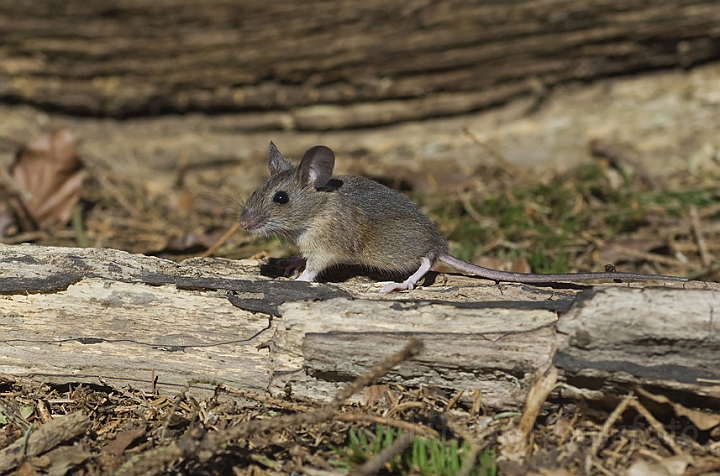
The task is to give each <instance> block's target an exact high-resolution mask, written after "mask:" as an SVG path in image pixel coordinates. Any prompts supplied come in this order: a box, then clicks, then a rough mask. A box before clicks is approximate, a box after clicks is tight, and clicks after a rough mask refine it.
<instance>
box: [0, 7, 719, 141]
mask: <svg viewBox="0 0 720 476" xmlns="http://www.w3.org/2000/svg"><path fill="white" fill-rule="evenodd" d="M718 23H720V10H719V9H718V8H717V3H716V2H714V1H712V0H674V1H672V2H665V1H662V0H642V1H637V2H632V3H628V2H623V1H621V0H610V1H603V2H600V1H595V0H585V1H582V2H568V1H567V0H551V1H549V2H548V1H540V0H526V1H523V2H513V3H507V4H506V3H502V2H499V3H477V2H471V1H468V0H461V1H456V2H451V3H447V2H439V3H437V2H416V1H413V0H403V1H398V2H383V1H379V0H373V1H354V2H342V3H333V2H330V3H328V2H321V1H320V0H311V1H308V2H301V3H298V2H291V1H280V2H257V1H253V2H243V3H242V4H238V3H234V2H230V3H228V2H226V1H224V0H214V1H210V2H203V3H202V4H196V3H192V2H190V3H188V2H181V1H178V0H173V1H166V2H161V3H157V2H148V1H145V0H113V1H104V0H102V1H101V0H90V1H80V0H73V1H69V2H63V3H62V6H60V5H56V4H55V3H54V2H50V3H48V2H42V1H38V0H32V1H26V2H4V3H2V4H1V5H0V44H2V47H0V56H1V57H2V58H3V61H2V62H1V63H0V101H11V102H19V103H27V104H33V105H36V106H40V107H44V108H50V109H54V110H60V111H63V112H65V113H74V114H83V115H87V114H90V115H97V116H107V115H109V116H116V117H127V116H145V115H149V114H158V113H162V112H188V111H202V112H212V113H219V112H238V113H241V114H239V115H238V118H237V120H236V121H235V126H236V127H238V128H241V129H245V130H248V129H249V130H258V129H261V130H262V129H264V130H267V129H298V130H327V129H344V128H350V127H358V126H375V125H379V124H389V123H394V122H399V121H407V120H417V119H423V118H430V117H437V116H447V115H457V114H462V113H466V112H468V111H472V110H477V109H481V108H486V107H488V106H490V105H493V104H498V103H501V102H504V101H507V100H508V99H510V98H513V97H517V96H519V95H535V96H538V97H540V96H541V95H542V91H543V90H544V89H545V88H546V87H548V86H553V85H555V84H558V83H562V82H566V81H568V80H574V79H580V80H589V79H594V78H598V77H603V76H608V75H617V74H628V73H632V72H637V71H642V70H648V69H656V68H662V67H665V68H668V67H669V68H672V67H677V66H680V67H684V68H687V67H689V66H692V65H694V64H698V63H701V62H707V61H710V60H713V59H717V58H719V57H720V49H719V48H718V47H717V45H718V41H719V40H720V32H719V31H718V29H717V25H718Z"/></svg>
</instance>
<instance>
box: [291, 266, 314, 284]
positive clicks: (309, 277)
mask: <svg viewBox="0 0 720 476" xmlns="http://www.w3.org/2000/svg"><path fill="white" fill-rule="evenodd" d="M319 273H320V271H315V270H309V269H307V268H305V271H303V272H302V274H301V275H300V276H298V277H297V278H295V281H307V282H308V283H312V282H313V281H315V278H316V277H317V275H318V274H319Z"/></svg>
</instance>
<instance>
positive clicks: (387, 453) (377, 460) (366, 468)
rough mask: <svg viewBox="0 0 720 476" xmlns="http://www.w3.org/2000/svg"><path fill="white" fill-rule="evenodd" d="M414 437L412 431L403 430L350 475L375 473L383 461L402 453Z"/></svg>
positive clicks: (357, 475) (363, 475) (383, 463)
mask: <svg viewBox="0 0 720 476" xmlns="http://www.w3.org/2000/svg"><path fill="white" fill-rule="evenodd" d="M414 439H415V434H414V433H413V432H412V431H405V432H403V434H402V435H400V438H398V439H397V440H395V441H394V442H393V444H391V445H390V446H388V447H387V448H385V449H383V450H382V451H380V452H379V453H378V454H376V455H375V456H373V457H372V459H370V460H369V461H367V462H366V463H365V464H364V465H362V466H360V467H359V468H358V469H357V470H355V471H353V472H352V473H350V475H351V476H370V475H372V474H377V472H378V471H380V470H381V469H382V468H383V466H385V463H387V462H388V461H390V460H391V459H393V458H394V457H395V456H396V455H399V454H400V453H402V452H403V451H404V450H405V448H407V447H408V446H410V445H411V444H412V442H413V440H414Z"/></svg>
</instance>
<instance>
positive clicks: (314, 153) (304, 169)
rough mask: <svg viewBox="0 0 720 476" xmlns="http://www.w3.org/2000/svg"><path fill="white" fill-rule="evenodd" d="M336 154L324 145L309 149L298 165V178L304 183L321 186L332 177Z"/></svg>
mask: <svg viewBox="0 0 720 476" xmlns="http://www.w3.org/2000/svg"><path fill="white" fill-rule="evenodd" d="M333 167H335V154H334V153H333V151H332V150H330V149H329V148H328V147H325V146H324V145H316V146H315V147H313V148H311V149H308V151H307V152H305V155H303V158H302V160H301V161H300V165H299V166H298V179H299V180H300V183H301V184H302V185H307V186H310V187H313V188H320V187H322V186H323V185H325V184H327V183H328V181H329V180H330V179H331V178H332V171H333Z"/></svg>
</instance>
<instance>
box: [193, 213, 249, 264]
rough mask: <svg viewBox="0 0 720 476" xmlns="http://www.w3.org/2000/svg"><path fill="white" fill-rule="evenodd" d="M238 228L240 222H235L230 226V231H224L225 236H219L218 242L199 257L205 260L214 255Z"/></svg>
mask: <svg viewBox="0 0 720 476" xmlns="http://www.w3.org/2000/svg"><path fill="white" fill-rule="evenodd" d="M239 228H240V222H237V221H236V222H235V223H234V224H233V226H231V227H230V229H229V230H228V231H226V232H225V234H224V235H223V236H221V237H220V239H219V240H217V241H216V242H215V243H213V245H212V246H211V247H210V248H208V249H207V251H205V253H203V254H201V255H200V257H201V258H207V257H209V256H211V255H212V254H213V253H215V252H216V251H217V249H218V248H220V247H221V246H222V245H223V243H225V242H226V241H227V240H228V238H230V237H231V236H233V235H234V234H235V232H236V231H238V229H239Z"/></svg>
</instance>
